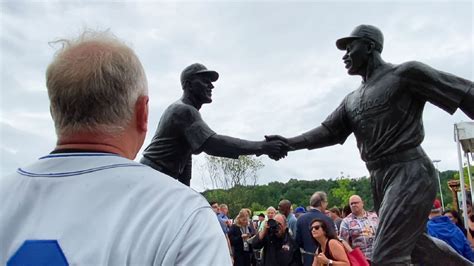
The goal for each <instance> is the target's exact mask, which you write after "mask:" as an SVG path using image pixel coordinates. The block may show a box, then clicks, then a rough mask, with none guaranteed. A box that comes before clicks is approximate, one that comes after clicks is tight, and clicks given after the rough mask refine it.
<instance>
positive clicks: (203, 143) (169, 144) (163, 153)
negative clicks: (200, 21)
mask: <svg viewBox="0 0 474 266" xmlns="http://www.w3.org/2000/svg"><path fill="white" fill-rule="evenodd" d="M218 78H219V74H218V73H217V72H216V71H214V70H208V69H207V68H206V67H205V66H204V65H203V64H200V63H195V64H192V65H189V66H187V67H186V68H185V69H184V70H183V71H182V73H181V86H182V88H183V96H182V97H181V99H179V100H178V101H176V102H174V103H173V104H171V105H170V106H169V107H168V108H167V109H166V110H165V112H164V113H163V115H162V116H161V119H160V122H159V124H158V128H157V129H156V133H155V136H154V137H153V139H152V141H151V143H150V144H149V145H148V147H147V148H146V149H145V151H144V152H143V157H142V159H141V160H140V162H141V163H142V164H145V165H148V166H150V167H152V168H154V169H155V170H158V171H160V172H162V173H164V174H167V175H169V176H171V177H174V178H175V179H178V180H179V181H180V182H181V183H183V184H185V185H187V186H189V185H190V183H191V168H192V161H191V155H192V154H199V153H201V152H205V153H207V154H209V155H214V156H220V157H228V158H234V159H237V158H238V157H239V155H250V154H255V155H261V154H267V155H269V156H270V157H271V158H272V159H275V160H278V159H280V158H282V157H284V156H286V153H287V150H288V145H287V144H286V143H284V142H283V141H281V140H275V141H248V140H243V139H238V138H233V137H229V136H224V135H219V134H216V132H214V131H213V130H212V129H211V128H210V127H209V126H208V125H207V124H206V122H204V120H203V119H202V118H201V114H200V113H199V109H201V106H202V105H203V104H207V103H211V102H212V90H213V89H214V85H213V84H212V82H215V81H216V80H217V79H218Z"/></svg>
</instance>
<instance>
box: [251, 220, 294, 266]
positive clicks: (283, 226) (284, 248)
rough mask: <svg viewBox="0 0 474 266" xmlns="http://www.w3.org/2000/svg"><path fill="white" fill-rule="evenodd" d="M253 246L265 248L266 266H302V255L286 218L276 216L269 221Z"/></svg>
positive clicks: (255, 239)
mask: <svg viewBox="0 0 474 266" xmlns="http://www.w3.org/2000/svg"><path fill="white" fill-rule="evenodd" d="M252 246H253V247H254V248H256V249H259V248H263V256H262V257H263V265H264V266H297V265H301V253H300V250H299V247H298V245H297V244H296V242H295V240H293V238H292V237H291V236H290V233H289V232H288V227H287V222H286V217H285V216H284V215H282V214H276V215H275V219H269V220H268V221H267V223H266V224H265V228H264V229H263V230H262V231H260V232H259V233H258V237H255V238H254V241H253V242H252Z"/></svg>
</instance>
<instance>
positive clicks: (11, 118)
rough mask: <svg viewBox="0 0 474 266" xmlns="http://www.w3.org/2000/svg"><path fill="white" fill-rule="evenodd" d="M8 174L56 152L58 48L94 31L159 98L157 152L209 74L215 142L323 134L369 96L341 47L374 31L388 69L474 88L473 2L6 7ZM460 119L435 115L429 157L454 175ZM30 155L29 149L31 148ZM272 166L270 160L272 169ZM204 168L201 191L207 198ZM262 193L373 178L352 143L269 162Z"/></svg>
mask: <svg viewBox="0 0 474 266" xmlns="http://www.w3.org/2000/svg"><path fill="white" fill-rule="evenodd" d="M0 5H1V11H0V12H1V15H2V16H1V21H2V23H1V26H0V27H1V30H2V34H1V35H0V45H1V46H0V47H1V53H0V55H1V86H2V90H1V116H0V122H1V123H0V126H1V132H2V139H1V152H2V169H1V170H2V171H13V170H14V169H16V167H18V166H21V165H24V164H27V163H29V162H31V161H34V160H35V159H36V158H37V157H39V156H41V155H43V154H45V153H48V152H49V151H50V150H51V149H52V148H53V146H54V139H55V135H54V128H53V124H52V122H51V121H50V119H49V103H48V98H47V93H46V88H45V77H44V73H45V69H46V67H47V65H48V63H49V62H50V61H51V59H52V56H53V54H54V52H55V49H54V48H52V47H50V46H49V45H48V42H49V41H52V40H55V39H58V38H62V37H71V36H75V35H76V34H77V33H79V32H80V31H81V29H83V28H84V27H89V28H93V29H108V28H110V29H111V30H112V32H114V33H115V34H116V35H117V36H118V37H120V38H122V39H124V40H125V41H126V42H127V43H130V44H131V46H132V47H133V48H134V49H135V51H136V53H137V55H138V56H139V57H140V59H141V60H142V63H143V65H144V67H145V71H146V73H147V77H148V81H149V90H150V124H149V128H150V132H149V134H148V135H147V139H146V141H145V145H147V144H148V143H149V142H150V140H151V138H152V136H153V133H154V130H155V128H156V126H157V124H158V121H159V119H160V116H161V113H162V112H163V110H164V109H165V108H166V106H167V105H169V104H170V103H172V102H174V101H175V100H177V99H178V98H179V97H180V95H181V92H182V91H181V88H180V86H179V74H180V72H181V70H182V69H183V68H184V67H185V66H187V65H188V64H191V63H194V62H202V63H204V64H205V65H206V66H208V67H209V68H212V69H215V70H217V71H218V72H219V73H220V75H221V77H220V79H219V80H218V81H217V82H216V84H215V85H216V88H215V90H214V93H213V97H214V102H213V103H212V104H209V105H205V106H203V108H202V109H201V113H202V116H203V117H204V119H205V121H206V122H207V123H208V124H209V125H210V126H211V128H213V129H214V130H215V131H216V132H218V133H221V134H226V135H231V136H234V137H239V138H245V139H250V140H261V139H263V135H265V134H282V135H285V136H294V135H297V134H300V133H302V132H304V131H307V130H309V129H311V128H313V127H315V126H318V125H319V124H320V123H321V121H323V120H324V119H325V118H326V116H327V115H329V114H330V113H331V111H332V110H333V109H334V108H336V107H337V106H338V105H339V103H340V102H341V100H342V98H343V97H344V96H345V95H346V94H347V93H349V92H350V91H352V90H354V89H356V88H357V87H358V85H359V84H360V78H359V77H353V76H348V75H347V74H346V70H345V69H344V66H343V63H342V60H341V57H342V56H343V54H344V53H343V52H342V51H339V50H337V49H336V48H335V45H334V42H335V40H336V39H337V38H340V37H343V36H346V35H347V34H349V33H350V32H351V30H352V29H353V28H354V26H356V25H358V24H361V23H370V24H374V25H377V26H379V27H380V28H381V29H382V31H383V32H384V35H385V47H384V53H383V55H384V58H385V59H386V60H387V61H389V62H392V63H401V62H404V61H409V60H417V61H422V62H425V63H427V64H429V65H432V66H433V67H435V68H438V69H440V70H443V71H447V72H451V73H455V74H456V75H459V76H461V77H464V78H467V79H471V80H472V79H473V76H474V75H473V74H474V73H473V68H472V58H474V56H473V45H472V36H473V29H472V15H473V14H472V10H473V9H472V8H473V6H472V5H473V4H472V3H471V2H469V1H455V2H447V1H433V2H426V1H395V2H384V3H378V2H376V1H367V2H361V1H332V2H329V1H328V2H325V1H314V2H313V1H308V2H306V1H302V2H296V3H294V2H268V1H241V2H231V1H227V2H226V1H224V2H196V1H186V2H161V1H160V2H154V1H137V2H132V1H123V2H94V1H88V2H58V1H51V2H47V1H43V2H26V1H22V2H21V1H14V2H13V1H11V2H2V3H0ZM461 120H464V121H467V120H468V118H467V116H465V115H464V114H462V113H460V112H459V111H458V112H457V113H456V114H455V115H454V116H450V115H449V114H447V113H445V112H444V111H442V110H440V109H438V108H436V107H434V106H431V105H430V104H427V107H426V110H425V113H424V122H425V123H424V125H425V128H426V138H425V142H424V145H423V146H424V147H425V149H426V151H427V153H428V154H429V155H431V156H432V158H436V159H440V160H442V162H441V163H439V167H440V169H442V170H445V169H456V168H457V162H456V159H457V157H456V148H455V144H454V142H453V141H452V127H453V124H454V123H455V122H458V121H461ZM25 143H26V145H25ZM265 158H266V157H265ZM202 159H203V156H202V155H199V156H195V162H196V163H195V169H193V170H194V177H193V181H192V182H193V183H192V185H193V187H195V188H196V189H198V190H201V189H203V188H204V184H203V182H202V181H201V180H202V178H201V176H202V175H204V174H203V173H200V172H199V169H197V168H196V167H198V165H199V161H202ZM264 163H265V164H266V166H265V168H264V169H262V170H261V171H260V175H261V176H262V177H261V182H263V183H265V182H270V181H274V180H279V181H285V180H288V179H289V178H298V179H318V178H331V177H336V176H339V175H340V172H344V173H345V174H347V175H350V176H353V177H357V176H362V175H367V170H366V169H365V167H364V164H363V162H362V161H361V160H360V158H359V154H358V151H357V148H356V146H355V140H354V137H351V138H349V139H348V141H347V142H346V143H345V144H344V145H342V146H341V145H336V146H333V147H328V148H324V149H319V150H314V151H306V150H303V151H297V152H293V153H290V155H289V156H288V157H287V158H285V159H283V160H281V161H278V162H274V161H271V160H269V159H267V158H266V159H264Z"/></svg>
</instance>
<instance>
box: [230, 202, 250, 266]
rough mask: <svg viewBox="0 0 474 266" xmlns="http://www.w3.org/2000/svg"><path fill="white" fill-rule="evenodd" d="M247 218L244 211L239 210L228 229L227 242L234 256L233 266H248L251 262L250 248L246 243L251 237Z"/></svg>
mask: <svg viewBox="0 0 474 266" xmlns="http://www.w3.org/2000/svg"><path fill="white" fill-rule="evenodd" d="M250 230H251V229H250V227H249V217H248V212H247V211H246V210H241V211H240V212H239V215H237V217H236V218H235V222H234V224H233V225H232V226H231V227H230V229H229V233H228V235H229V240H230V245H231V247H232V250H233V252H232V254H233V256H234V266H250V265H251V261H252V255H253V253H252V247H251V246H250V244H249V243H248V242H247V240H248V239H249V238H250V237H251V233H250Z"/></svg>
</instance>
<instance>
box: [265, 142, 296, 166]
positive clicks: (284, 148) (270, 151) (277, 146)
mask: <svg viewBox="0 0 474 266" xmlns="http://www.w3.org/2000/svg"><path fill="white" fill-rule="evenodd" d="M289 148H290V147H289V146H288V144H287V143H286V142H285V141H282V140H279V139H274V140H268V139H266V141H265V142H264V143H263V147H262V151H263V153H264V154H267V155H268V157H270V158H271V159H273V160H275V161H278V160H280V159H281V158H284V157H286V155H288V150H289Z"/></svg>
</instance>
